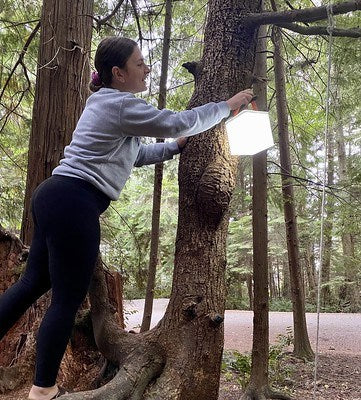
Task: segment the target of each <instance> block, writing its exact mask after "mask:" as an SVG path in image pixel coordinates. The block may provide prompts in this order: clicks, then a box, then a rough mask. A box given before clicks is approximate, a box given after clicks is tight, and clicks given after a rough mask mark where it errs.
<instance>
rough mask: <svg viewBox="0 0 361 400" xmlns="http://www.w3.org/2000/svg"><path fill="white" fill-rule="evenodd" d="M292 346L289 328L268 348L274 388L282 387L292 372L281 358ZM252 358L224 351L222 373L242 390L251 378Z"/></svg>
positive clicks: (235, 352)
mask: <svg viewBox="0 0 361 400" xmlns="http://www.w3.org/2000/svg"><path fill="white" fill-rule="evenodd" d="M292 344H293V334H292V329H291V328H290V327H288V328H287V330H286V334H284V335H283V334H280V335H278V337H277V341H276V343H275V344H274V345H271V346H270V348H269V357H268V363H269V364H268V365H269V371H268V372H269V378H270V383H271V384H272V385H274V386H281V385H284V383H285V381H286V380H287V379H288V378H289V376H290V374H291V372H292V370H291V369H290V368H289V367H286V368H285V365H284V363H283V358H284V356H285V354H286V353H287V351H288V348H289V347H290V346H291V345H292ZM251 367H252V358H251V355H250V354H242V353H240V352H239V351H237V350H231V351H225V352H224V353H223V358H222V366H221V368H222V373H223V374H224V376H225V377H226V379H234V380H235V381H236V382H237V383H238V384H239V385H240V386H241V387H242V389H245V388H246V387H247V385H248V384H249V380H250V377H251Z"/></svg>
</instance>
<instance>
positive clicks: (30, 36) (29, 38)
mask: <svg viewBox="0 0 361 400" xmlns="http://www.w3.org/2000/svg"><path fill="white" fill-rule="evenodd" d="M39 28H40V21H39V22H38V23H37V25H36V27H35V28H34V30H33V31H32V32H31V34H30V35H29V37H28V39H27V41H26V42H25V45H24V47H23V49H22V50H21V53H20V55H19V58H18V60H17V61H16V63H15V65H14V66H13V68H12V70H11V72H10V74H9V76H8V78H7V80H6V82H5V84H4V87H3V89H2V91H1V94H0V102H1V99H2V97H3V95H4V92H5V90H6V88H7V86H8V85H9V83H10V80H11V78H12V76H13V75H14V73H15V71H16V68H17V67H18V65H20V64H21V65H22V66H23V67H24V64H23V59H24V56H25V54H26V52H27V51H28V48H29V46H30V43H31V42H32V40H33V39H34V37H35V35H36V33H37V32H38V30H39Z"/></svg>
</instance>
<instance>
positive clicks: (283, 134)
mask: <svg viewBox="0 0 361 400" xmlns="http://www.w3.org/2000/svg"><path fill="white" fill-rule="evenodd" d="M280 35H281V32H280V29H279V28H277V27H275V28H274V34H273V41H274V67H275V85H276V99H277V119H278V132H279V146H280V159H281V179H282V194H283V204H284V214H285V223H286V233H287V249H288V259H289V268H290V283H291V297H292V307H293V325H294V354H295V355H296V356H297V357H302V358H306V359H313V357H314V354H313V351H312V348H311V344H310V340H309V338H308V333H307V324H306V314H305V297H304V290H303V282H302V272H301V265H300V257H299V247H298V246H299V244H298V233H297V220H296V213H295V203H294V192H293V184H292V179H291V178H290V176H291V175H292V167H291V157H290V152H289V134H288V114H287V105H286V101H287V100H286V90H285V71H284V65H283V59H282V55H281V38H280Z"/></svg>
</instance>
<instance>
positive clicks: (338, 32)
mask: <svg viewBox="0 0 361 400" xmlns="http://www.w3.org/2000/svg"><path fill="white" fill-rule="evenodd" d="M274 25H276V26H279V27H281V28H285V29H288V30H290V31H293V32H297V33H300V34H301V35H329V34H330V32H329V31H328V29H327V27H326V26H301V25H298V24H292V23H289V24H288V23H275V24H274ZM332 36H338V37H350V38H360V37H361V29H357V28H351V29H337V28H334V29H332Z"/></svg>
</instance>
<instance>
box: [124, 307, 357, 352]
mask: <svg viewBox="0 0 361 400" xmlns="http://www.w3.org/2000/svg"><path fill="white" fill-rule="evenodd" d="M167 304H168V299H156V300H155V301H154V309H153V317H152V326H154V325H156V324H157V322H158V321H159V320H160V319H161V318H162V316H163V314H164V312H165V309H166V307H167ZM143 307H144V300H130V301H126V302H125V310H126V318H127V321H126V324H127V329H134V330H137V328H139V325H140V324H141V320H142V313H143ZM306 318H307V327H308V334H309V337H310V341H311V345H312V348H313V349H315V345H316V323H317V315H316V314H315V313H307V314H306ZM252 320H253V312H252V311H238V310H227V311H226V315H225V322H224V323H225V338H224V339H225V340H224V344H225V348H226V349H235V350H239V351H240V352H250V351H251V349H252V323H253V321H252ZM292 326H293V323H292V313H290V312H270V343H271V344H273V343H275V342H276V341H277V336H278V335H279V334H286V332H287V328H288V327H290V328H292ZM319 351H320V353H322V354H325V353H339V354H353V355H356V354H361V314H336V313H323V314H321V315H320V335H319Z"/></svg>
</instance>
